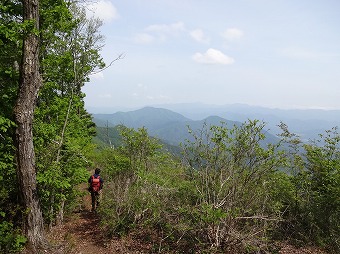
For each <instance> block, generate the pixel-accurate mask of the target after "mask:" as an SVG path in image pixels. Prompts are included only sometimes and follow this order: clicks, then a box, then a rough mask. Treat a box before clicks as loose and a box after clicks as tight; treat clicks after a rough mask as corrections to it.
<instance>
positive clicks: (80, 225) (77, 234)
mask: <svg viewBox="0 0 340 254" xmlns="http://www.w3.org/2000/svg"><path fill="white" fill-rule="evenodd" d="M99 225H100V220H99V217H98V215H97V214H96V213H94V212H91V196H90V194H88V195H86V196H85V197H84V198H83V205H82V207H81V208H80V210H79V211H78V212H75V213H74V214H72V216H71V217H70V218H68V219H66V221H65V222H64V224H63V225H61V226H57V227H54V228H53V230H52V231H51V232H50V233H49V234H48V238H49V241H50V243H51V244H52V245H53V246H55V247H54V248H53V250H48V251H45V252H46V253H50V254H93V253H100V254H118V253H119V254H122V253H124V254H142V253H150V249H149V248H150V246H148V245H145V244H142V245H140V243H138V241H135V240H134V239H132V238H131V237H130V236H128V237H126V238H119V239H118V238H113V239H111V240H108V238H107V237H105V236H104V235H103V232H102V231H101V229H100V226H99Z"/></svg>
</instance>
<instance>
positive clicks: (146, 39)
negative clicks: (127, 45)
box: [134, 33, 155, 44]
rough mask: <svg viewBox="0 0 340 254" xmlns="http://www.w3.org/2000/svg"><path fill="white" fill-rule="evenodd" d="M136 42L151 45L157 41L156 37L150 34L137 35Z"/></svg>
mask: <svg viewBox="0 0 340 254" xmlns="http://www.w3.org/2000/svg"><path fill="white" fill-rule="evenodd" d="M134 41H135V42H137V43H141V44H150V43H152V42H154V41H155V37H154V36H152V35H150V34H148V33H140V34H137V35H136V36H135V38H134Z"/></svg>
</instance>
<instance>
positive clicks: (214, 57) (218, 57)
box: [192, 48, 235, 64]
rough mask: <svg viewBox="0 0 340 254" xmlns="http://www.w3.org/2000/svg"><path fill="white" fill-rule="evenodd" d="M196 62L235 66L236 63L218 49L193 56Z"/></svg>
mask: <svg viewBox="0 0 340 254" xmlns="http://www.w3.org/2000/svg"><path fill="white" fill-rule="evenodd" d="M192 58H193V59H194V61H196V62H197V63H202V64H233V63H234V62H235V61H234V59H233V58H231V57H229V56H227V55H225V54H223V53H222V52H221V51H219V50H217V49H212V48H210V49H208V50H207V52H205V53H204V54H202V53H199V52H198V53H196V54H194V55H193V56H192Z"/></svg>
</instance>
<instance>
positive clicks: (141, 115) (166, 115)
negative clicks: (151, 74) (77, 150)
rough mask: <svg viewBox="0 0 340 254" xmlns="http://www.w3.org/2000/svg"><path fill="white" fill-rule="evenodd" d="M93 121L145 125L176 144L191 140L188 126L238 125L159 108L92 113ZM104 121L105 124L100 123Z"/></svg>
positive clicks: (271, 138)
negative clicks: (192, 118)
mask: <svg viewBox="0 0 340 254" xmlns="http://www.w3.org/2000/svg"><path fill="white" fill-rule="evenodd" d="M93 117H94V121H95V122H96V124H97V126H99V127H105V126H106V125H108V126H115V125H119V124H124V125H125V126H127V127H130V128H141V127H143V126H144V127H145V128H147V130H148V133H149V135H150V136H153V137H156V138H159V139H161V140H163V141H165V142H166V143H168V144H170V145H173V146H178V145H179V144H180V143H182V142H184V141H185V140H191V139H192V135H191V134H190V133H189V131H188V130H189V127H190V129H192V130H193V131H197V130H200V129H202V127H203V125H204V124H207V125H208V126H211V125H221V122H224V123H226V124H227V126H228V127H229V128H232V127H233V126H234V125H237V126H240V125H241V123H240V122H237V121H230V120H227V119H225V118H222V117H219V116H209V117H207V118H205V119H203V120H196V121H194V120H191V119H189V118H186V117H184V116H182V115H180V114H178V113H175V112H173V111H170V110H167V109H161V108H152V107H147V108H142V109H139V110H135V111H130V112H117V113H115V114H108V115H105V114H100V115H98V114H94V115H93ZM104 122H106V124H105V126H103V125H102V124H103V123H104ZM266 136H267V139H266V140H265V141H264V142H263V143H275V142H277V141H278V138H276V137H275V136H274V135H272V134H270V133H266Z"/></svg>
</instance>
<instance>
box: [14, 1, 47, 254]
mask: <svg viewBox="0 0 340 254" xmlns="http://www.w3.org/2000/svg"><path fill="white" fill-rule="evenodd" d="M22 2H23V7H24V16H23V20H24V21H27V20H33V22H34V27H35V30H36V31H32V32H30V33H29V34H28V35H27V36H26V37H25V39H24V42H23V56H22V63H21V72H20V88H19V94H18V99H17V101H16V105H15V108H14V116H15V120H16V123H17V129H16V156H17V158H16V159H17V174H18V181H19V188H20V194H21V200H22V204H23V206H24V208H25V209H26V211H25V212H26V213H25V219H24V224H23V226H24V227H23V229H24V233H25V235H26V237H27V239H28V247H29V249H30V250H31V252H32V253H37V251H36V250H37V249H38V248H40V247H43V246H44V245H45V244H46V240H45V235H44V224H43V217H42V212H41V209H40V205H39V199H38V196H37V183H36V169H35V153H34V146H33V132H32V123H33V113H34V108H35V104H36V99H37V95H38V91H39V88H40V87H41V84H42V82H41V77H40V73H39V37H38V35H37V34H35V32H37V31H38V29H39V27H38V24H39V0H23V1H22Z"/></svg>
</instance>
